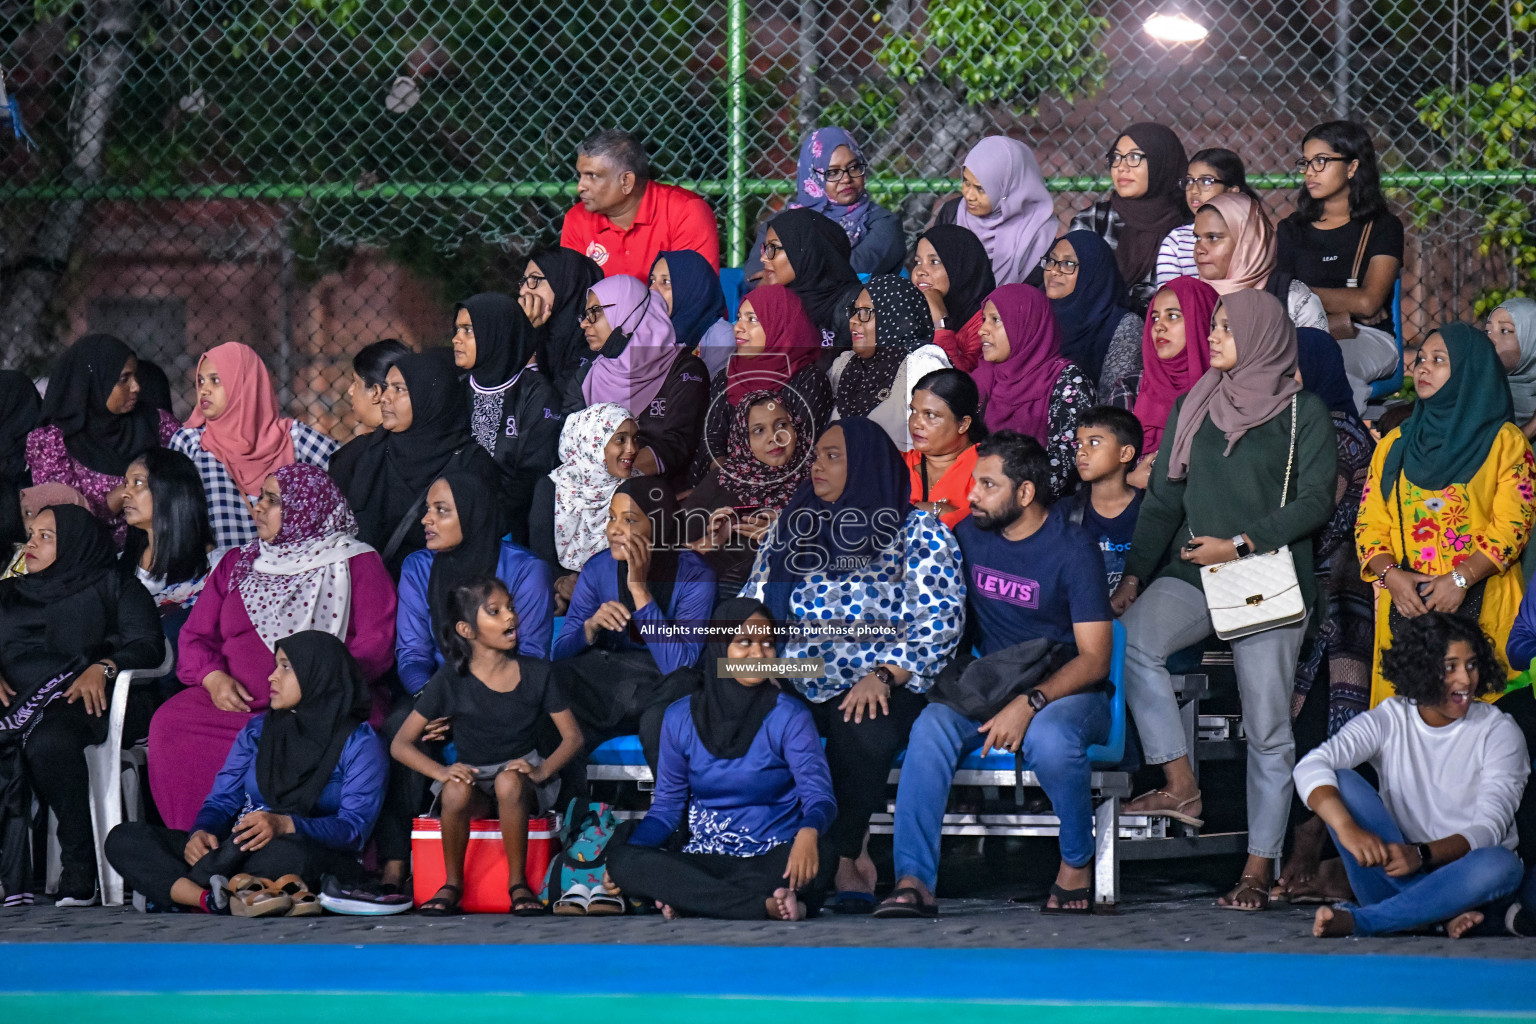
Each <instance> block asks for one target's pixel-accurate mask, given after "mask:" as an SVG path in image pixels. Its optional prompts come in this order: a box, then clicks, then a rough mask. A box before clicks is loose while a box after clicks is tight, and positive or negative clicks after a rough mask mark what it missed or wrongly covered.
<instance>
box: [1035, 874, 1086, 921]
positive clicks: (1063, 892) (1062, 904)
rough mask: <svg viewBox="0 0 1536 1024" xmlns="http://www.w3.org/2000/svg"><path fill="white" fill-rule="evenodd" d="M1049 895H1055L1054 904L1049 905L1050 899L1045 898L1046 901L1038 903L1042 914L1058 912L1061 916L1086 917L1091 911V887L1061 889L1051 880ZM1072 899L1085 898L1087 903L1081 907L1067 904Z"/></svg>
mask: <svg viewBox="0 0 1536 1024" xmlns="http://www.w3.org/2000/svg"><path fill="white" fill-rule="evenodd" d="M1050 895H1051V896H1055V897H1056V905H1055V906H1054V907H1053V906H1051V904H1050V900H1049V898H1047V900H1046V902H1044V903H1042V904H1040V913H1042V914H1060V915H1062V916H1063V917H1066V916H1073V917H1087V916H1090V915H1092V913H1093V889H1092V888H1091V887H1084V888H1082V889H1063V888H1062V887H1061V886H1059V885H1057V884H1056V883H1055V882H1052V883H1051V893H1050ZM1073 900H1086V901H1087V902H1088V905H1087V906H1086V907H1081V908H1079V907H1069V906H1067V904H1068V903H1071V902H1072V901H1073Z"/></svg>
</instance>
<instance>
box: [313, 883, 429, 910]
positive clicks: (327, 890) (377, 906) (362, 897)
mask: <svg viewBox="0 0 1536 1024" xmlns="http://www.w3.org/2000/svg"><path fill="white" fill-rule="evenodd" d="M411 903H412V900H411V898H410V897H409V896H406V895H404V894H403V893H395V894H386V893H381V892H379V891H378V889H377V888H376V887H370V886H366V885H364V886H358V887H356V888H353V889H348V888H345V887H343V886H342V884H341V883H340V882H338V881H337V880H336V876H335V875H326V876H325V878H323V879H322V880H321V886H320V905H321V906H322V907H324V908H325V909H326V910H329V911H330V912H331V913H333V914H354V915H357V916H360V917H388V916H389V915H391V914H401V913H404V912H405V911H407V910H410V909H411Z"/></svg>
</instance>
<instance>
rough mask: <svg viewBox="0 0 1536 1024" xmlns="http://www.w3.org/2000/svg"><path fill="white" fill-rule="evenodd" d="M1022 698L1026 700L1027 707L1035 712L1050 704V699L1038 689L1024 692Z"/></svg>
mask: <svg viewBox="0 0 1536 1024" xmlns="http://www.w3.org/2000/svg"><path fill="white" fill-rule="evenodd" d="M1024 696H1025V698H1026V699H1028V701H1029V706H1030V707H1032V708H1034V709H1035V710H1036V711H1039V710H1040V709H1041V708H1043V707H1045V706H1046V705H1047V704H1049V703H1050V702H1051V698H1049V697H1047V696H1046V695H1045V694H1044V693H1042V692H1041V691H1040V689H1039V688H1038V687H1036V688H1034V689H1031V690H1028V691H1026V692H1025V694H1024Z"/></svg>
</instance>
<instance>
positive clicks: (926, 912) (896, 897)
mask: <svg viewBox="0 0 1536 1024" xmlns="http://www.w3.org/2000/svg"><path fill="white" fill-rule="evenodd" d="M902 896H910V897H912V902H910V903H907V902H905V901H903V900H902V899H900V897H902ZM873 916H875V917H881V918H915V917H938V916H939V905H938V904H937V903H924V902H923V894H922V893H921V892H918V891H917V890H916V889H914V888H912V887H911V886H910V885H904V886H902V887H901V888H900V889H895V890H892V892H891V894H890V895H889V896H887V897H886V898H885V902H883V903H881V904H880V905H879V906H878V907H876V908H875V909H874V911H873Z"/></svg>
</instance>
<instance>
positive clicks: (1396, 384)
mask: <svg viewBox="0 0 1536 1024" xmlns="http://www.w3.org/2000/svg"><path fill="white" fill-rule="evenodd" d="M1392 334H1393V337H1394V338H1396V340H1397V372H1396V373H1394V374H1392V376H1390V377H1388V378H1386V379H1385V380H1378V381H1375V382H1374V383H1372V384H1371V399H1372V400H1373V401H1380V400H1381V399H1383V398H1389V397H1391V396H1392V395H1395V394H1397V393H1398V392H1399V391H1401V390H1402V389H1403V282H1402V279H1401V278H1399V279H1398V282H1397V284H1395V285H1393V286H1392Z"/></svg>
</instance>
